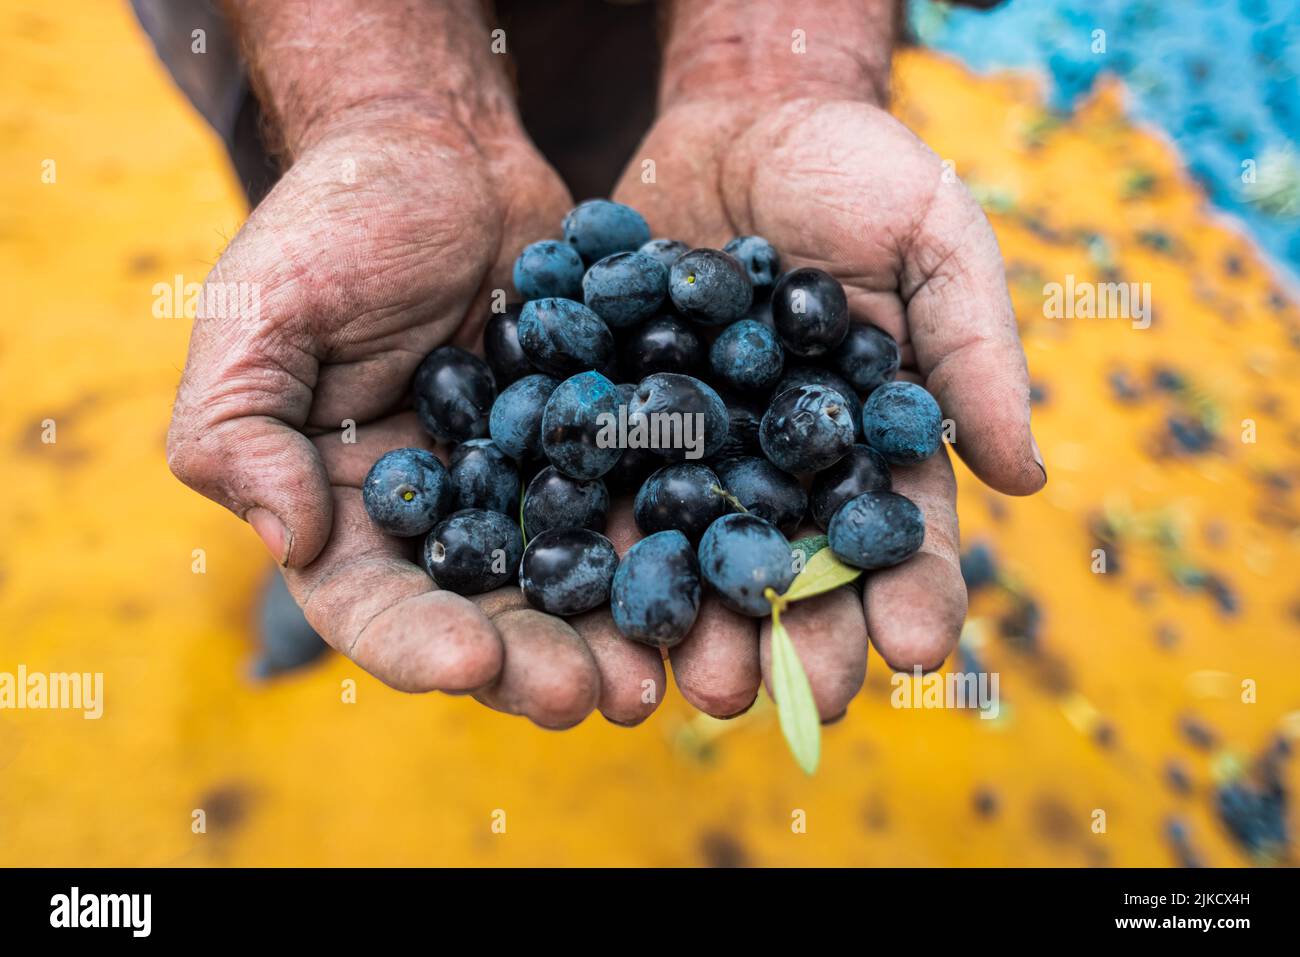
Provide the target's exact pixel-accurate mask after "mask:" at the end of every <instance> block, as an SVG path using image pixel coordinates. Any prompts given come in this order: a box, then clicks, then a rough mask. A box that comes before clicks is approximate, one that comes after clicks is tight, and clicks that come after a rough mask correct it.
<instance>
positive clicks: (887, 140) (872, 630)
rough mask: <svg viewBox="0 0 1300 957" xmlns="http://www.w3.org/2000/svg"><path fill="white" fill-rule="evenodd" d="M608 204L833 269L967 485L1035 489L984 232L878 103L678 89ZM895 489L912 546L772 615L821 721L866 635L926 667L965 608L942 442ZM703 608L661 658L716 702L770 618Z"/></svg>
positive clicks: (979, 215)
mask: <svg viewBox="0 0 1300 957" xmlns="http://www.w3.org/2000/svg"><path fill="white" fill-rule="evenodd" d="M647 159H651V160H653V161H654V164H653V167H649V166H647V165H646V164H644V160H647ZM647 169H653V173H654V175H653V176H652V177H651V176H648V175H646V171H647ZM615 198H616V199H618V200H619V201H621V202H624V203H627V204H628V205H630V206H633V207H635V208H636V209H639V210H640V211H641V212H642V213H643V214H644V215H645V217H646V219H647V220H648V221H649V223H650V226H651V230H652V232H653V234H654V235H655V236H664V237H671V238H676V239H681V240H683V241H685V242H687V243H688V244H690V245H693V246H714V247H721V246H722V245H723V244H724V243H725V242H727V240H729V239H731V238H732V237H734V236H739V235H746V234H756V235H759V236H762V237H764V238H765V239H767V240H769V241H770V242H771V243H772V244H773V245H775V246H776V248H777V249H778V250H779V251H780V253H781V255H782V260H783V263H782V268H784V269H789V268H792V267H795V266H802V265H809V266H816V267H818V268H821V269H824V270H826V271H827V272H829V273H831V274H832V275H834V276H835V277H836V278H838V279H839V280H840V282H841V283H842V284H843V285H844V288H845V292H846V293H847V295H848V300H849V306H850V309H851V311H852V314H853V317H854V319H855V320H857V321H863V322H872V323H875V324H876V325H879V326H881V327H883V328H884V329H885V330H887V331H888V332H889V333H890V334H891V335H892V336H893V337H894V338H895V339H896V340H897V341H898V342H899V344H900V347H901V352H902V358H903V369H902V372H901V373H900V375H901V376H906V377H909V378H912V379H914V380H915V381H919V382H921V383H922V384H923V385H925V387H926V388H927V389H929V390H930V391H931V392H932V393H933V394H934V396H935V397H936V398H937V399H938V401H939V404H940V406H941V408H942V410H943V413H944V416H945V418H946V419H950V420H952V422H953V423H954V425H955V434H954V435H953V442H952V445H953V447H954V449H955V450H956V451H957V453H958V454H959V455H961V456H962V458H963V459H964V460H965V462H966V463H967V465H968V466H969V467H970V468H971V469H972V470H973V471H974V472H975V474H976V475H977V476H979V477H980V478H981V479H982V480H983V481H984V482H985V483H987V484H988V485H990V486H991V487H993V488H994V489H996V490H998V491H1000V492H1004V493H1007V494H1012V495H1025V494H1030V493H1033V492H1036V491H1038V490H1039V489H1040V488H1041V487H1042V486H1043V485H1044V484H1045V482H1046V480H1047V476H1046V471H1045V469H1044V468H1043V466H1042V462H1041V457H1040V455H1039V452H1038V449H1037V446H1036V444H1035V442H1034V440H1033V436H1032V434H1031V432H1030V428H1029V383H1028V374H1027V371H1026V367H1025V359H1024V353H1023V351H1022V349H1021V346H1020V341H1019V337H1018V333H1017V328H1016V323H1015V316H1014V314H1013V312H1012V308H1011V303H1010V299H1009V297H1008V294H1007V288H1006V281H1005V277H1004V274H1003V266H1002V260H1001V256H1000V254H999V251H998V246H997V241H996V239H995V238H994V235H993V231H992V228H991V227H990V225H989V223H988V221H987V219H986V218H985V216H984V214H983V212H982V211H981V210H980V208H979V206H978V204H976V203H975V201H974V200H973V199H972V198H971V197H970V195H969V194H968V193H967V192H966V190H965V189H964V187H963V186H962V185H961V183H960V182H959V181H958V180H956V178H955V177H953V176H951V175H949V174H947V171H946V168H945V166H944V164H943V163H942V161H941V160H940V158H939V157H938V156H936V155H935V154H934V153H933V152H932V151H931V150H930V149H929V148H927V147H926V146H925V145H924V144H923V143H921V141H920V140H918V139H917V138H916V137H915V136H914V135H913V134H912V133H911V132H910V131H908V130H907V129H906V127H904V126H903V125H902V124H900V123H899V122H898V121H897V120H895V119H893V118H892V117H891V116H890V115H889V114H888V113H886V112H884V111H883V110H881V109H878V108H876V107H875V106H872V105H869V104H867V103H865V102H861V101H856V100H839V99H824V98H807V99H789V100H787V101H785V102H781V101H780V100H779V98H768V99H763V100H757V99H746V98H745V97H743V96H733V97H729V98H727V99H722V98H708V97H703V98H696V99H691V100H686V101H684V102H682V103H680V104H677V105H674V106H672V107H671V108H670V109H668V110H667V111H666V112H665V113H663V115H661V117H660V118H659V120H658V121H657V122H656V124H655V126H654V127H653V128H652V129H651V131H650V132H649V133H648V134H647V136H646V138H645V140H644V141H643V142H642V144H641V146H640V148H639V149H638V151H637V152H636V154H635V155H634V157H633V160H632V163H631V164H630V166H629V168H628V170H627V172H626V173H625V174H624V177H623V179H622V181H621V183H620V184H619V187H618V190H617V192H616V194H615ZM894 488H895V490H896V491H898V492H900V493H902V494H903V495H906V496H908V497H909V498H911V499H912V500H913V501H915V502H916V503H917V504H918V505H919V506H920V507H921V509H922V511H923V512H924V514H925V518H926V536H925V543H924V545H923V546H922V548H921V550H920V552H918V553H917V554H916V555H915V556H913V557H912V558H911V559H909V560H908V561H906V562H905V563H903V564H902V565H899V566H897V567H894V568H891V569H888V570H885V571H880V572H875V573H871V574H869V575H868V576H867V580H866V584H865V588H864V591H863V599H862V601H861V602H859V601H858V600H857V596H856V593H855V592H854V591H853V590H852V589H847V588H846V589H840V590H838V591H836V592H832V593H830V594H828V595H825V596H822V597H820V598H817V599H813V600H809V601H805V602H800V603H797V604H796V605H794V606H792V608H791V610H790V611H788V612H787V613H786V614H785V615H784V616H783V622H784V623H785V624H786V625H787V628H788V630H789V632H790V634H791V637H792V639H793V641H794V644H795V647H796V648H797V649H798V651H799V654H800V657H801V659H802V661H803V664H804V666H805V670H806V671H807V673H808V677H809V681H810V683H811V685H812V689H813V694H814V697H815V698H816V700H817V704H818V709H819V711H820V713H821V716H822V718H823V720H832V719H835V718H837V717H839V716H840V715H842V714H843V712H844V710H845V709H846V708H847V706H848V704H849V701H850V700H851V699H852V697H853V696H854V695H855V694H856V693H857V691H858V689H859V688H860V686H861V684H862V681H863V679H864V677H865V674H866V661H867V638H868V635H870V641H871V643H872V644H873V645H874V646H875V647H876V649H877V651H878V652H879V653H880V655H881V656H882V657H883V658H884V660H885V661H886V662H887V663H888V664H889V665H890V666H891V667H893V668H895V669H900V670H911V669H912V668H913V667H915V666H918V665H919V666H920V667H921V668H923V669H927V670H929V669H934V668H937V667H939V665H940V664H941V663H942V662H943V660H944V659H945V657H946V656H947V655H948V653H949V652H950V651H951V650H952V648H953V647H954V645H955V644H956V641H957V638H958V636H959V634H960V630H961V626H962V622H963V620H964V618H965V613H966V590H965V586H964V584H963V581H962V577H961V572H960V568H959V564H958V529H957V513H956V483H955V480H954V476H953V471H952V466H951V463H950V462H949V460H948V457H947V454H946V450H944V449H941V450H940V453H939V454H938V455H936V456H934V457H933V458H931V459H930V460H929V461H927V462H925V463H922V464H921V465H918V466H914V467H908V468H895V469H894ZM710 602H712V599H709V600H707V601H706V605H705V612H704V613H703V614H702V616H701V619H702V620H701V622H700V624H699V625H697V627H696V629H695V631H694V632H693V633H692V634H691V636H690V637H688V638H687V640H686V641H685V642H684V643H683V644H682V645H680V646H679V647H678V648H676V649H674V650H673V652H672V656H671V657H672V662H673V669H674V674H675V675H676V676H677V679H678V684H679V685H680V686H681V688H682V691H683V693H684V695H685V696H686V697H687V698H689V699H690V700H692V701H693V702H695V703H696V704H697V705H698V706H700V707H701V708H703V709H704V710H707V711H710V712H712V713H728V709H729V708H730V707H731V705H732V704H734V703H738V702H740V703H744V702H748V701H752V700H753V698H754V695H755V694H756V692H757V690H758V685H759V681H760V680H765V679H767V678H768V667H769V652H768V628H767V627H766V625H763V626H762V627H761V628H760V626H759V625H758V624H757V623H756V622H754V621H753V620H749V619H741V618H738V617H737V616H732V615H729V614H724V613H723V610H721V609H719V608H717V607H716V606H713V605H711V604H710ZM760 674H761V675H762V679H760ZM769 687H770V682H769ZM721 702H727V704H726V705H720V703H721Z"/></svg>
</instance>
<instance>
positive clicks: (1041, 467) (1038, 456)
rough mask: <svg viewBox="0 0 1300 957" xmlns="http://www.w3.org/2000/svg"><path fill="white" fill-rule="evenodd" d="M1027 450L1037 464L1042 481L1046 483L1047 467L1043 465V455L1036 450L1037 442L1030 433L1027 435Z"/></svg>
mask: <svg viewBox="0 0 1300 957" xmlns="http://www.w3.org/2000/svg"><path fill="white" fill-rule="evenodd" d="M1029 448H1030V449H1031V450H1032V451H1033V453H1034V462H1036V463H1037V464H1038V470H1039V471H1040V472H1042V473H1043V481H1044V482H1046V481H1047V466H1046V465H1044V464H1043V453H1042V452H1041V451H1040V450H1039V448H1038V440H1037V439H1036V438H1034V434H1033V433H1032V432H1030V433H1029Z"/></svg>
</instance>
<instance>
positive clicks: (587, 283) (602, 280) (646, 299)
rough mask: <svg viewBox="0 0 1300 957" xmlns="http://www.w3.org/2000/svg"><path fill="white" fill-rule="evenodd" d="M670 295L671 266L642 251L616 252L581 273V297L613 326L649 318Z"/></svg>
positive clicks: (619, 326) (630, 323) (625, 325)
mask: <svg viewBox="0 0 1300 957" xmlns="http://www.w3.org/2000/svg"><path fill="white" fill-rule="evenodd" d="M667 295H668V270H667V269H665V268H664V267H663V265H662V264H661V263H660V262H659V260H657V259H655V258H654V257H652V256H647V255H645V254H643V253H614V254H613V255H612V256H606V257H605V258H604V259H602V260H600V261H599V262H597V263H593V264H592V267H591V268H590V269H588V270H587V275H585V276H583V277H582V300H583V302H585V303H586V304H587V308H588V309H590V310H592V311H593V312H595V313H596V315H598V316H600V318H602V319H604V320H605V322H606V324H607V325H609V326H610V327H611V328H617V329H621V328H624V327H627V326H634V325H636V324H637V323H638V322H641V321H642V320H643V319H649V318H650V317H651V316H653V315H654V314H655V313H656V312H658V311H659V307H660V306H662V305H663V302H664V298H665V297H666V296H667Z"/></svg>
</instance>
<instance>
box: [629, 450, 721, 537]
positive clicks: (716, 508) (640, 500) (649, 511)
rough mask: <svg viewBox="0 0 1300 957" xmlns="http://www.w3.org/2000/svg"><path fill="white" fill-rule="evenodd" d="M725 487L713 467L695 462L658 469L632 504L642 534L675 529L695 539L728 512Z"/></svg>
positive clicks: (642, 487) (680, 463)
mask: <svg viewBox="0 0 1300 957" xmlns="http://www.w3.org/2000/svg"><path fill="white" fill-rule="evenodd" d="M727 508H728V507H727V503H726V500H725V499H724V498H723V497H722V486H721V484H720V483H719V480H718V476H717V475H715V474H714V473H713V470H712V469H710V468H708V467H707V466H704V465H698V464H695V463H692V462H679V463H677V464H675V465H669V466H666V467H665V468H661V469H659V470H658V471H657V472H655V473H654V474H653V475H651V476H650V477H649V478H647V479H646V480H645V484H643V485H642V486H641V491H639V492H637V496H636V502H635V504H634V505H633V513H634V514H633V517H634V518H635V519H636V526H637V528H639V529H640V530H641V533H642V534H643V535H652V534H654V533H655V532H664V531H668V530H669V529H676V530H677V531H679V532H681V533H682V534H683V535H685V536H686V537H687V538H688V539H690V540H691V541H692V542H698V541H699V540H700V536H701V535H703V534H704V530H705V529H706V528H708V527H709V526H710V525H712V524H713V522H714V520H715V519H717V518H718V517H719V516H721V515H722V513H723V512H725V511H727Z"/></svg>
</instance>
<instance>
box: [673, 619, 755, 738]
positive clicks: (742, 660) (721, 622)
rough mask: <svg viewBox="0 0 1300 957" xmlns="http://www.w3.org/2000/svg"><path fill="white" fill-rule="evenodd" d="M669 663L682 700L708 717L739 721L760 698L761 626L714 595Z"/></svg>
mask: <svg viewBox="0 0 1300 957" xmlns="http://www.w3.org/2000/svg"><path fill="white" fill-rule="evenodd" d="M668 657H669V660H670V661H671V662H672V665H673V677H674V678H675V679H676V681H677V687H678V689H679V690H680V691H681V693H682V697H683V698H685V699H686V700H687V701H689V702H690V703H691V704H692V705H694V706H695V707H696V708H698V709H699V710H701V711H703V712H704V713H705V714H711V715H713V717H715V718H734V717H736V716H737V715H740V714H744V713H745V712H746V711H748V710H749V708H750V706H751V705H752V704H753V703H754V699H755V698H757V697H758V686H759V683H760V682H761V681H762V673H761V670H760V668H759V664H758V627H757V622H755V620H754V619H753V618H747V617H745V616H744V615H739V614H737V613H736V612H734V611H731V610H730V609H729V608H727V607H726V606H724V605H723V604H722V602H720V601H719V600H718V599H717V597H715V596H713V595H706V596H705V597H704V599H703V600H702V601H701V602H700V614H699V616H698V617H697V618H696V619H695V627H694V628H693V629H691V633H690V634H689V635H687V636H686V640H685V641H683V642H682V643H681V644H680V645H678V646H677V647H675V648H673V649H671V650H670V651H669V652H668Z"/></svg>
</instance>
